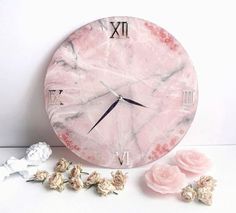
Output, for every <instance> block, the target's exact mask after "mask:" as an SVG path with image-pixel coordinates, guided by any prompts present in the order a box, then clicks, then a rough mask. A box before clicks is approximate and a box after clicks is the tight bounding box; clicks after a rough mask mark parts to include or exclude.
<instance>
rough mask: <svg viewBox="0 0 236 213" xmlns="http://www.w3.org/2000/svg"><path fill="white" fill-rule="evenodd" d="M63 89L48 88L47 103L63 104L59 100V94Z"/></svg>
mask: <svg viewBox="0 0 236 213" xmlns="http://www.w3.org/2000/svg"><path fill="white" fill-rule="evenodd" d="M62 92H63V90H62V89H59V90H48V95H49V96H48V97H49V104H52V105H63V103H62V102H61V101H60V96H61V94H62Z"/></svg>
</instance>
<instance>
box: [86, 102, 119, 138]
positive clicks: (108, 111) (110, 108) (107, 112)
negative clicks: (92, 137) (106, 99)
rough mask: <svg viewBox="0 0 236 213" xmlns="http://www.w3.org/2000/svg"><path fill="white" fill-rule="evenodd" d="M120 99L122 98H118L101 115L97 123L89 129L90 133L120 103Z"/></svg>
mask: <svg viewBox="0 0 236 213" xmlns="http://www.w3.org/2000/svg"><path fill="white" fill-rule="evenodd" d="M119 101H120V99H117V100H116V101H115V102H114V103H113V104H112V105H111V106H110V107H109V108H108V110H107V111H106V112H105V113H104V114H103V115H102V116H101V118H100V119H99V120H98V121H97V123H95V124H94V126H93V127H92V128H91V129H90V130H89V132H88V134H89V133H90V132H91V131H92V130H93V129H94V128H95V126H97V125H98V124H99V123H100V122H101V121H102V119H103V118H105V117H106V116H107V115H108V114H109V113H110V112H111V111H112V110H113V109H114V108H115V106H116V105H117V104H118V102H119Z"/></svg>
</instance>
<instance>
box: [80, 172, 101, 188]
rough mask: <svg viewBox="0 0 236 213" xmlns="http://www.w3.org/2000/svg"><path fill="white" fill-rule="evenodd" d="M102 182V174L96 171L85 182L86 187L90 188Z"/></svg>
mask: <svg viewBox="0 0 236 213" xmlns="http://www.w3.org/2000/svg"><path fill="white" fill-rule="evenodd" d="M101 180H102V179H101V175H100V173H97V172H96V171H94V172H92V173H91V174H90V175H89V176H88V178H87V180H86V181H85V182H84V185H85V186H86V187H87V188H88V187H91V186H93V185H96V184H98V183H99V182H101Z"/></svg>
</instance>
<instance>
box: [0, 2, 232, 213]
mask: <svg viewBox="0 0 236 213" xmlns="http://www.w3.org/2000/svg"><path fill="white" fill-rule="evenodd" d="M234 2H235V1H233V0H232V1H230V0H222V1H221V0H218V1H217V0H208V1H207V0H198V1H193V0H192V1H190V0H178V1H174V0H173V1H170V0H142V1H141V0H136V1H135V0H113V1H112V0H106V1H105V0H94V1H92V0H83V1H82V0H38V1H35V0H0V164H1V163H2V162H5V160H6V159H8V158H9V157H11V156H15V157H18V158H20V157H22V156H23V155H24V153H25V148H23V147H22V148H19V147H18V146H28V145H30V144H32V143H35V142H37V141H39V140H41V141H42V140H45V141H47V142H48V143H50V144H51V145H55V146H62V143H60V142H59V141H58V140H57V139H56V137H55V135H54V133H53V131H52V129H51V127H50V125H49V121H48V118H47V115H46V112H45V110H44V100H43V83H44V82H43V81H44V76H45V72H46V68H47V64H48V63H49V61H50V57H51V56H52V54H53V52H54V51H55V49H56V48H57V47H58V45H59V44H60V43H61V42H62V41H63V40H64V39H65V38H66V37H67V36H68V35H69V34H70V33H71V32H72V31H74V30H75V29H76V28H78V27H80V26H82V25H84V24H86V23H88V22H90V21H93V20H95V19H99V18H103V17H107V16H115V15H128V16H134V17H140V18H143V19H147V20H150V21H152V22H154V23H156V24H158V25H160V26H162V27H164V28H165V29H166V30H168V31H169V32H170V33H172V34H173V35H174V36H175V37H176V38H177V39H178V40H179V41H180V42H181V43H182V45H183V46H184V47H185V49H186V50H187V52H188V53H189V55H190V57H191V59H192V61H193V64H194V66H195V69H196V71H197V74H198V81H199V106H198V110H197V114H196V117H195V120H194V122H193V125H192V127H191V128H190V131H189V132H188V134H187V135H186V137H185V138H184V139H183V141H182V142H181V144H180V145H178V146H177V147H176V148H175V149H174V150H173V151H172V152H170V153H169V154H168V155H166V156H164V157H163V158H161V159H160V160H158V163H169V162H171V159H172V157H173V156H174V154H175V152H176V150H178V149H183V148H187V149H189V146H190V148H196V149H198V150H200V151H201V152H203V153H205V154H206V155H207V156H208V157H209V158H210V159H211V160H212V162H213V165H214V166H213V168H212V169H211V170H210V171H209V172H208V175H212V176H213V177H214V178H216V179H217V181H218V182H217V187H216V191H215V192H214V198H213V206H211V207H207V206H204V205H200V204H199V203H198V202H193V203H190V204H186V203H184V202H180V201H179V200H178V199H177V198H176V196H172V195H170V196H160V195H157V194H156V193H154V192H153V191H151V190H149V189H148V188H147V186H146V185H145V184H144V181H143V175H144V172H145V171H146V170H147V169H149V168H150V167H151V164H149V165H146V166H144V167H140V168H134V169H131V170H126V171H127V172H128V173H129V174H128V176H129V178H128V182H127V186H126V188H125V190H124V191H123V192H121V193H120V194H119V195H118V196H113V195H111V196H109V197H106V198H99V197H97V195H96V193H94V192H93V190H90V191H89V190H88V191H84V192H77V193H76V192H73V191H71V190H69V189H68V190H65V191H64V192H62V193H59V192H57V191H49V190H47V189H46V188H45V187H42V186H41V184H39V185H37V184H36V185H35V184H30V183H26V182H25V180H23V179H21V178H19V177H18V176H17V175H14V176H13V177H11V178H9V180H6V181H5V182H3V183H2V184H1V185H0V212H1V213H2V212H3V213H16V212H17V213H32V212H35V213H42V212H57V213H60V212H63V213H64V212H82V213H85V212H88V213H89V212H93V213H94V212H96V213H98V212H108V213H111V212H117V213H118V212H119V213H120V212H124V213H125V212H129V213H132V212H137V213H143V212H154V211H155V212H165V213H173V212H182V213H185V212H186V213H187V212H188V213H189V212H192V213H195V212H196V213H199V212H201V213H217V212H219V213H222V212H227V213H228V212H229V213H231V212H236V205H235V180H236V164H235V162H236V155H235V153H236V146H235V145H233V144H236V141H235V138H236V131H235V117H236V116H235V115H236V98H235V92H236V80H235V76H236V75H235V72H236V70H235V68H236V57H235V55H236V24H235V21H236V12H235V8H236V7H235V5H234ZM235 4H236V3H235ZM193 145H195V146H193ZM226 145H227V146H226ZM52 149H53V155H52V157H51V158H50V159H49V161H48V162H46V163H44V164H43V165H42V166H41V169H46V170H48V171H49V172H51V171H52V170H53V167H54V165H55V163H56V161H57V160H58V159H59V158H60V157H65V158H67V159H68V160H71V161H73V162H74V163H75V162H76V163H78V162H79V163H82V164H83V165H84V167H85V169H84V170H85V171H88V172H91V171H94V170H98V171H99V172H101V173H102V175H104V176H106V177H108V175H109V173H110V172H111V171H112V170H109V169H104V168H98V167H96V166H92V165H89V164H88V163H86V162H83V161H81V160H80V159H79V158H78V157H77V156H75V155H74V154H73V153H71V152H70V151H69V150H68V149H66V148H64V147H53V148H52ZM190 180H191V181H193V178H192V179H189V181H190ZM189 183H190V182H189ZM52 210H54V211H52Z"/></svg>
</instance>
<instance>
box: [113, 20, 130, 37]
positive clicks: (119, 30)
mask: <svg viewBox="0 0 236 213" xmlns="http://www.w3.org/2000/svg"><path fill="white" fill-rule="evenodd" d="M110 24H111V27H112V30H113V31H112V34H111V36H110V38H128V37H129V36H128V28H129V27H128V22H126V21H117V22H113V21H111V22H110Z"/></svg>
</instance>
